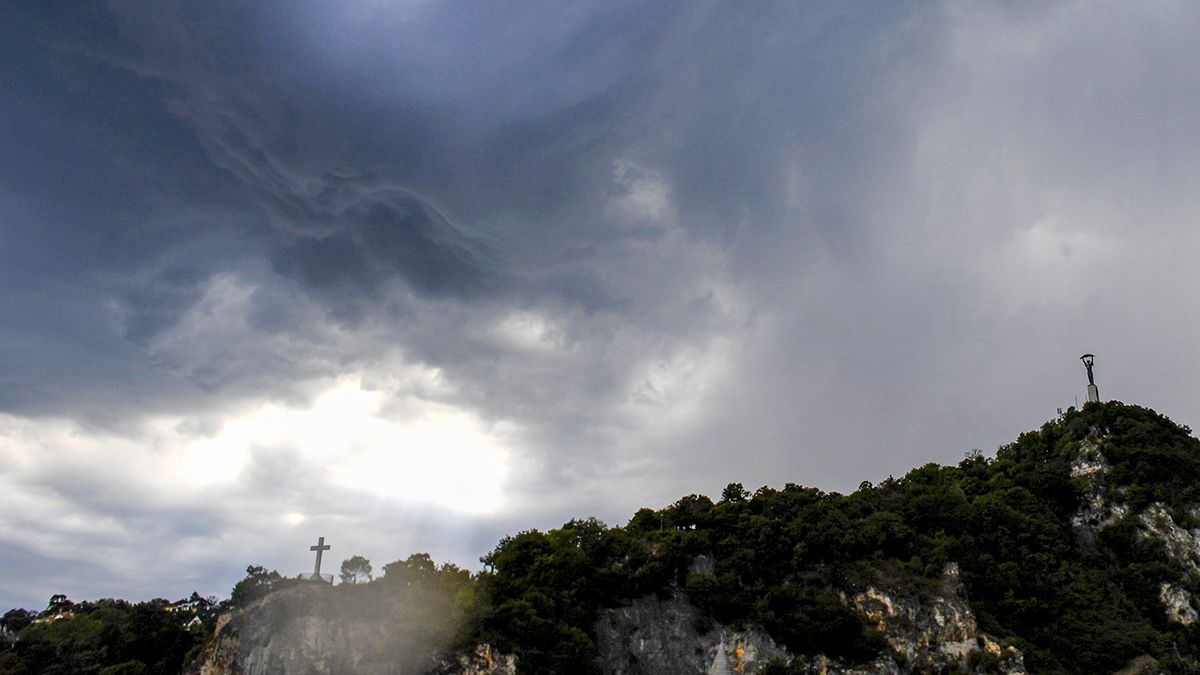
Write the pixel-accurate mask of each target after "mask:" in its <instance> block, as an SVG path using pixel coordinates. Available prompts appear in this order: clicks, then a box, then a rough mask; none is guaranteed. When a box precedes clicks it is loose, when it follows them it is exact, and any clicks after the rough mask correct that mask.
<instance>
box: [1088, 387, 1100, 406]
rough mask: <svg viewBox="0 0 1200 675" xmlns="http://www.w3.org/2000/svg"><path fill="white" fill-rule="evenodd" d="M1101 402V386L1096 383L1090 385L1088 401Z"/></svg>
mask: <svg viewBox="0 0 1200 675" xmlns="http://www.w3.org/2000/svg"><path fill="white" fill-rule="evenodd" d="M1099 402H1100V388H1099V387H1097V386H1096V385H1094V384H1089V385H1088V403H1099Z"/></svg>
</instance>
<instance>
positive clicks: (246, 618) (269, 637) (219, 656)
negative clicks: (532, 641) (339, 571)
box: [189, 584, 516, 675]
mask: <svg viewBox="0 0 1200 675" xmlns="http://www.w3.org/2000/svg"><path fill="white" fill-rule="evenodd" d="M442 638H444V636H441V635H437V634H434V633H431V632H430V631H429V630H428V629H427V627H424V626H420V625H411V624H405V623H404V622H403V621H397V618H396V617H390V616H381V615H379V614H370V613H366V612H361V611H358V609H357V608H356V607H354V606H353V605H352V604H347V603H346V602H345V601H344V599H343V598H341V597H340V596H339V594H337V593H336V592H335V590H334V589H333V588H331V587H329V586H326V585H324V584H305V585H299V586H295V587H291V588H286V589H283V590H280V591H277V592H275V593H272V594H270V595H268V596H267V597H265V598H263V599H262V600H259V601H257V602H255V603H252V604H251V605H249V606H248V607H246V608H244V609H241V610H237V611H235V612H232V613H230V614H226V615H224V616H222V617H221V618H220V619H219V620H218V622H217V627H216V634H215V636H214V639H213V641H212V644H210V645H209V647H208V649H207V650H206V651H205V652H204V654H202V655H201V657H200V658H199V659H197V661H196V662H195V663H194V664H192V666H191V668H190V669H189V673H191V674H193V675H335V674H340V673H360V674H362V675H409V674H411V675H419V674H426V673H428V674H431V675H515V673H516V660H515V659H514V658H513V657H512V656H511V655H503V654H499V653H497V652H496V651H495V650H494V649H493V648H492V647H491V646H489V645H479V646H478V647H476V648H475V649H474V650H472V651H471V652H470V653H467V654H449V655H447V654H444V653H442V651H441V650H440V645H442V644H444V639H442Z"/></svg>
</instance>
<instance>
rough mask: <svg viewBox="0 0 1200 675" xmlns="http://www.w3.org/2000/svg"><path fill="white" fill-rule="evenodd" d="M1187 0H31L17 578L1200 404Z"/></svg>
mask: <svg viewBox="0 0 1200 675" xmlns="http://www.w3.org/2000/svg"><path fill="white" fill-rule="evenodd" d="M1197 34H1200V8H1198V7H1197V6H1196V5H1195V4H1194V3H1189V2H1169V1H1163V2H1145V3H1125V2H1090V1H1089V2H1037V3H1022V2H983V1H980V2H949V3H940V2H928V1H923V2H911V3H909V2H862V3H859V2H846V1H844V0H838V1H835V2H828V3H822V2H804V3H795V2H780V3H770V2H752V3H744V2H743V3H733V2H724V3H722V2H706V1H703V0H695V1H688V2H674V1H668V0H663V1H655V2H622V1H615V0H605V1H603V2H562V3H555V2H540V3H532V2H502V3H496V2H478V3H475V2H457V3H450V2H441V1H440V0H394V1H385V0H288V1H287V2H283V1H278V2H276V1H263V2H205V3H200V2H159V1H157V0H156V1H150V0H146V1H144V2H139V1H133V0H129V1H126V0H119V1H113V2H109V3H107V4H99V3H93V2H63V3H57V2H55V3H42V2H34V1H32V0H30V1H24V0H19V1H18V2H15V3H5V4H4V5H3V6H2V8H0V495H3V500H2V502H0V504H2V508H0V569H4V570H5V571H6V574H4V575H3V577H2V578H0V609H3V608H8V607H12V606H27V607H39V606H42V605H43V604H44V603H45V600H46V598H47V597H48V596H49V595H50V594H51V593H58V592H62V593H66V594H68V595H69V596H70V597H71V598H72V599H76V600H79V599H86V598H97V597H106V596H119V597H126V598H131V599H146V598H150V597H155V596H167V597H171V598H175V597H182V596H183V595H186V594H188V593H190V592H191V591H192V590H199V591H200V592H202V593H206V594H207V593H212V594H218V595H226V594H227V593H228V590H229V588H230V587H231V586H232V584H233V583H234V582H235V581H236V580H237V579H239V578H240V577H241V576H242V573H243V570H244V568H245V566H246V565H248V564H252V563H253V564H261V565H265V566H267V567H269V568H277V569H279V570H280V571H281V572H282V573H284V574H287V575H294V574H297V573H299V572H302V571H305V570H308V569H311V558H310V553H309V552H308V546H309V545H310V544H312V543H313V542H314V541H315V539H316V537H317V536H318V535H321V536H325V537H326V538H327V540H328V541H329V543H330V544H332V546H333V549H332V551H330V552H329V553H328V554H327V555H326V568H325V569H326V571H336V567H337V564H338V563H339V562H340V561H341V560H343V559H344V558H347V557H349V556H350V555H352V554H362V555H365V556H367V557H368V558H370V559H371V560H372V561H373V562H374V563H375V565H376V568H377V569H378V568H379V567H381V566H382V565H383V564H384V563H386V562H389V561H391V560H396V559H399V558H404V557H407V556H408V555H409V554H411V553H413V552H417V551H427V552H429V553H430V554H431V555H433V557H434V558H435V559H438V560H450V561H454V562H456V563H458V564H460V565H464V566H467V567H472V568H477V567H478V562H477V560H478V557H479V556H480V555H482V554H484V553H486V552H487V551H489V550H490V549H491V548H492V547H493V546H494V545H495V543H496V541H497V540H498V539H499V537H501V536H503V535H505V534H511V533H515V532H517V531H519V530H523V529H529V528H535V527H536V528H543V529H544V528H548V527H554V526H556V525H559V524H561V523H563V522H564V521H566V520H567V519H569V518H572V517H585V516H597V517H599V518H601V519H603V520H605V521H606V522H608V523H609V524H623V523H624V522H625V521H626V520H627V519H628V518H629V516H630V515H632V513H633V512H634V511H635V510H636V509H637V508H639V507H641V506H651V507H656V508H657V507H662V506H665V505H667V504H670V503H671V502H673V501H675V500H676V499H678V498H679V497H680V496H683V495H686V494H691V493H701V494H708V495H711V496H716V495H718V494H719V492H720V490H721V488H722V487H723V486H724V485H725V484H726V483H729V482H734V481H738V482H741V483H743V484H745V485H746V486H747V487H748V488H750V489H752V490H753V489H755V488H757V487H758V486H761V485H771V486H774V487H781V486H782V485H783V484H784V483H786V482H795V483H800V484H804V485H813V486H817V487H820V488H822V489H826V490H838V491H849V490H852V489H854V488H855V487H856V486H857V485H858V483H859V482H860V481H862V480H872V481H878V480H880V479H883V478H886V477H887V476H888V475H890V474H894V475H897V476H898V475H901V474H903V473H904V472H905V471H907V470H908V469H909V468H911V467H913V466H917V465H920V464H923V463H926V462H930V461H936V462H941V463H953V462H957V461H958V460H959V459H961V457H962V456H963V454H964V453H965V452H967V451H969V450H971V449H973V448H979V449H982V450H984V451H985V452H987V453H989V454H990V453H991V452H994V450H995V448H996V446H998V445H999V444H1002V443H1005V442H1008V441H1011V440H1013V439H1014V438H1015V437H1016V435H1017V434H1019V433H1020V432H1022V431H1025V430H1028V429H1031V428H1034V427H1036V426H1038V425H1040V424H1041V423H1042V422H1043V421H1045V420H1046V419H1048V418H1051V417H1053V416H1054V414H1055V409H1056V408H1059V407H1063V408H1065V407H1067V406H1069V405H1072V404H1073V403H1074V402H1075V400H1076V397H1081V398H1082V396H1083V394H1084V385H1085V384H1086V379H1085V374H1084V370H1083V368H1082V366H1081V364H1080V363H1079V361H1078V357H1079V355H1080V354H1082V353H1083V352H1085V351H1088V352H1095V353H1096V354H1097V360H1096V375H1097V381H1098V384H1099V386H1100V393H1101V395H1102V396H1103V397H1105V398H1116V399H1119V400H1123V401H1126V402H1130V403H1139V404H1142V405H1147V406H1150V407H1153V408H1155V409H1157V410H1159V411H1160V412H1163V413H1165V414H1167V415H1169V416H1171V417H1172V418H1174V419H1175V420H1176V421H1179V422H1181V423H1184V424H1196V423H1198V422H1200V414H1198V412H1200V411H1198V410H1197V406H1198V405H1200V386H1198V383H1200V372H1198V371H1200V368H1198V366H1197V360H1196V358H1195V345H1196V344H1198V343H1200V316H1198V315H1197V311H1196V308H1197V296H1198V292H1200V266H1198V265H1197V259H1198V258H1200V226H1198V225H1200V41H1197V40H1196V39H1195V36H1196V35H1197Z"/></svg>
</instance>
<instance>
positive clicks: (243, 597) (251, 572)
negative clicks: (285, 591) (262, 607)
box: [229, 565, 283, 607]
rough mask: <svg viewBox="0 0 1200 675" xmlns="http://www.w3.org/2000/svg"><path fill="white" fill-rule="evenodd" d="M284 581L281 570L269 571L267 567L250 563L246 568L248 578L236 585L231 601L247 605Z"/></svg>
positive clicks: (243, 605) (238, 604)
mask: <svg viewBox="0 0 1200 675" xmlns="http://www.w3.org/2000/svg"><path fill="white" fill-rule="evenodd" d="M282 581H283V577H282V576H281V575H280V574H279V572H276V571H275V570H271V571H270V572H268V571H267V568H265V567H261V566H259V565H250V566H248V567H247V568H246V578H245V579H242V580H241V581H239V582H237V584H235V585H234V587H233V592H232V593H230V595H229V601H230V602H231V603H232V604H233V605H235V606H238V607H245V606H246V605H248V604H250V603H251V602H254V601H255V600H257V599H259V598H261V597H263V596H265V595H266V594H267V593H270V592H271V589H273V588H275V587H276V586H278V585H279V584H280V583H281V582H282Z"/></svg>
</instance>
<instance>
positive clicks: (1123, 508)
mask: <svg viewBox="0 0 1200 675" xmlns="http://www.w3.org/2000/svg"><path fill="white" fill-rule="evenodd" d="M1103 447H1104V437H1103V435H1102V434H1101V433H1100V432H1099V430H1096V429H1093V430H1092V433H1091V434H1089V436H1088V438H1087V439H1085V440H1084V441H1082V442H1080V444H1079V450H1078V454H1077V455H1076V457H1075V459H1074V461H1073V462H1072V463H1071V475H1072V476H1074V477H1082V478H1083V479H1084V480H1085V481H1086V483H1085V488H1084V495H1083V503H1082V504H1080V507H1079V510H1078V511H1076V513H1075V515H1074V516H1073V518H1072V520H1071V523H1072V525H1073V527H1074V529H1075V536H1076V538H1077V539H1078V540H1079V542H1080V543H1081V544H1089V543H1092V542H1095V540H1096V536H1097V534H1098V533H1099V532H1100V531H1101V530H1102V529H1104V528H1105V527H1108V526H1109V525H1112V524H1114V523H1116V522H1117V521H1119V520H1121V519H1122V518H1124V517H1126V516H1129V515H1131V517H1135V518H1136V519H1137V520H1136V524H1137V528H1138V535H1139V536H1140V537H1143V538H1146V539H1156V540H1158V541H1161V542H1162V543H1163V545H1164V547H1165V549H1166V553H1167V558H1168V559H1169V560H1170V561H1171V562H1172V563H1174V565H1175V566H1176V568H1177V569H1178V570H1179V571H1180V572H1181V574H1182V578H1180V579H1178V580H1177V583H1171V582H1170V581H1164V582H1163V583H1162V589H1161V592H1160V594H1159V597H1160V599H1161V600H1162V603H1163V609H1164V611H1165V612H1166V615H1167V618H1168V619H1169V620H1171V621H1174V622H1176V623H1181V624H1184V625H1189V624H1192V623H1195V622H1196V621H1197V619H1198V618H1200V598H1197V597H1196V594H1195V593H1193V592H1192V591H1190V590H1188V589H1187V588H1186V587H1185V586H1192V587H1197V586H1200V528H1192V529H1187V528H1185V527H1183V526H1181V525H1179V524H1178V523H1177V522H1176V520H1175V518H1174V516H1172V515H1171V512H1170V510H1169V509H1167V507H1166V506H1165V505H1163V504H1160V503H1153V504H1150V505H1149V506H1147V507H1145V508H1143V509H1141V510H1140V511H1138V512H1137V513H1136V514H1130V513H1129V507H1128V505H1127V504H1125V501H1124V494H1123V493H1122V492H1121V491H1120V490H1114V489H1111V488H1109V487H1108V486H1107V485H1106V484H1105V474H1106V473H1107V472H1108V469H1109V465H1108V461H1107V460H1106V459H1105V457H1104V452H1103ZM1187 515H1188V516H1190V518H1191V519H1192V521H1193V522H1200V505H1198V506H1193V507H1192V509H1191V511H1190V513H1188V514H1187Z"/></svg>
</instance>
